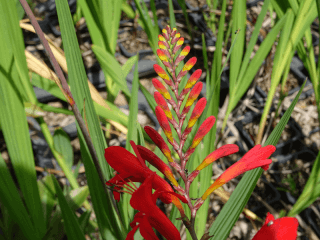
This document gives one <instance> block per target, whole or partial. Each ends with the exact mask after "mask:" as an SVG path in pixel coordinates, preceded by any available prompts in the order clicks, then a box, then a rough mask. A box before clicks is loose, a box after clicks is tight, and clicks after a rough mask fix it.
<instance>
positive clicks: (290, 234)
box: [252, 213, 299, 240]
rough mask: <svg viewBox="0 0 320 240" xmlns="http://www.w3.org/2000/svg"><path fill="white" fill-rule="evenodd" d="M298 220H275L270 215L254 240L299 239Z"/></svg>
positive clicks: (284, 218) (283, 218) (290, 218)
mask: <svg viewBox="0 0 320 240" xmlns="http://www.w3.org/2000/svg"><path fill="white" fill-rule="evenodd" d="M298 226H299V223H298V220H297V219H296V218H293V217H282V218H279V219H276V220H275V219H274V217H273V215H272V214H270V213H268V214H267V217H266V220H265V222H264V224H263V226H262V227H261V228H260V230H259V231H258V232H257V234H256V235H255V236H254V237H253V239H252V240H283V239H285V240H295V239H297V230H298Z"/></svg>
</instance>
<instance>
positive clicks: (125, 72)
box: [121, 55, 139, 78]
mask: <svg viewBox="0 0 320 240" xmlns="http://www.w3.org/2000/svg"><path fill="white" fill-rule="evenodd" d="M138 59H139V58H138V55H134V56H132V57H131V58H129V59H128V60H127V61H126V63H125V64H123V65H122V67H121V70H122V73H123V76H124V78H126V77H127V75H128V74H129V72H130V71H131V70H132V67H133V65H134V64H135V63H136V62H137V61H138Z"/></svg>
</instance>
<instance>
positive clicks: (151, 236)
mask: <svg viewBox="0 0 320 240" xmlns="http://www.w3.org/2000/svg"><path fill="white" fill-rule="evenodd" d="M140 233H141V236H142V237H144V239H145V240H159V238H158V237H157V235H156V234H155V233H154V231H153V229H152V227H151V224H150V223H149V221H148V218H147V217H144V218H143V219H142V220H141V223H140Z"/></svg>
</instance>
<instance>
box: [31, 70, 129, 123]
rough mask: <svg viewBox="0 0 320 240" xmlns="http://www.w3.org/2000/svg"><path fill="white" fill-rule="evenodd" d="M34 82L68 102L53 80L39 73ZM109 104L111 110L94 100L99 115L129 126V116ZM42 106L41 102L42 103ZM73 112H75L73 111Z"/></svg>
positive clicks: (33, 79)
mask: <svg viewBox="0 0 320 240" xmlns="http://www.w3.org/2000/svg"><path fill="white" fill-rule="evenodd" d="M32 76H33V77H32V84H33V85H34V86H36V87H38V88H41V89H43V90H45V91H47V92H49V93H51V94H52V95H53V96H55V97H57V98H59V99H61V100H63V101H65V102H66V99H65V97H64V95H63V93H62V92H61V90H60V89H59V87H58V86H57V84H55V83H54V82H53V81H51V80H49V79H46V78H43V77H41V76H39V75H38V74H35V73H34V74H33V75H32ZM106 103H107V104H108V106H109V107H110V108H111V110H109V109H106V108H105V107H103V106H101V105H100V104H98V103H96V102H93V105H94V107H95V110H96V111H97V113H98V115H99V116H101V117H103V118H104V119H109V120H113V121H116V122H119V123H121V124H122V125H124V126H127V124H128V116H127V115H125V114H124V113H123V112H122V111H121V110H120V109H119V108H118V107H117V106H115V105H114V104H112V103H110V102H108V101H106ZM40 106H41V104H40ZM72 114H73V112H72Z"/></svg>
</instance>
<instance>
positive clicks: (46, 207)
mask: <svg viewBox="0 0 320 240" xmlns="http://www.w3.org/2000/svg"><path fill="white" fill-rule="evenodd" d="M37 183H38V187H39V193H40V198H41V203H42V209H43V213H44V215H45V220H46V225H48V222H49V220H50V218H51V216H52V211H53V208H54V206H55V205H56V202H57V200H56V196H55V194H56V190H55V188H54V184H53V181H52V178H51V176H49V175H47V176H45V177H44V178H42V179H41V180H40V181H38V182H37Z"/></svg>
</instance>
